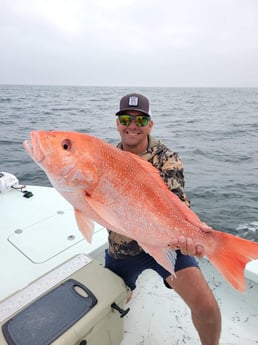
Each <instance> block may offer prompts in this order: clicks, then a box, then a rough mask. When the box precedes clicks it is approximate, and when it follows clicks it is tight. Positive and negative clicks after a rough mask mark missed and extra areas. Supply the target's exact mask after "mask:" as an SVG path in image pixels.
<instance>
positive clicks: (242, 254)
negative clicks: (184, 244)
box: [206, 231, 258, 291]
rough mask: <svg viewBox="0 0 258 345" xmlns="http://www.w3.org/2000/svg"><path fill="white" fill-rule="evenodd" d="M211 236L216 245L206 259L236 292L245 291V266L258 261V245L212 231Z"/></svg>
mask: <svg viewBox="0 0 258 345" xmlns="http://www.w3.org/2000/svg"><path fill="white" fill-rule="evenodd" d="M212 236H214V237H215V238H214V241H213V243H216V245H215V246H213V245H211V247H210V248H212V247H213V249H212V251H211V252H210V253H208V252H207V253H206V255H207V257H208V259H209V260H210V261H211V263H212V264H213V265H214V266H215V267H216V268H217V270H218V271H219V272H220V273H221V274H222V275H223V276H224V277H225V278H226V279H227V280H228V281H229V282H230V283H231V284H232V285H233V286H234V287H235V288H236V289H237V290H239V291H245V289H246V281H245V276H244V270H245V266H246V264H247V263H248V262H249V261H251V260H255V259H258V243H256V242H252V241H248V240H245V239H243V238H240V237H237V236H234V235H231V234H228V233H224V232H220V231H213V232H212Z"/></svg>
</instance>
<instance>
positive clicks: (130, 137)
mask: <svg viewBox="0 0 258 345" xmlns="http://www.w3.org/2000/svg"><path fill="white" fill-rule="evenodd" d="M124 114H125V115H131V116H133V120H132V121H131V123H130V124H129V125H128V126H126V125H122V124H121V123H120V121H119V118H117V120H116V124H117V130H118V132H119V134H120V136H121V141H122V144H123V145H126V146H128V147H134V148H135V147H137V146H138V145H140V144H141V143H143V142H144V141H146V140H147V136H148V134H149V133H150V132H151V129H152V126H153V121H152V120H149V121H148V123H147V125H146V126H137V124H136V122H135V117H136V116H137V115H143V116H144V114H143V113H141V112H140V111H136V110H130V111H125V112H124Z"/></svg>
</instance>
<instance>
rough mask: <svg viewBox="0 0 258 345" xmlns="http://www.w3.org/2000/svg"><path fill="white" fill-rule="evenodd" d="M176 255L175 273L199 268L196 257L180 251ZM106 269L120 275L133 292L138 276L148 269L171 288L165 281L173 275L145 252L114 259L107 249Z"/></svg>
mask: <svg viewBox="0 0 258 345" xmlns="http://www.w3.org/2000/svg"><path fill="white" fill-rule="evenodd" d="M176 253H177V259H176V264H175V272H177V271H180V270H182V269H183V268H187V267H199V266H198V263H197V261H196V260H195V258H194V257H192V256H188V255H183V254H182V253H181V252H180V250H177V251H176ZM105 267H106V268H108V269H110V270H111V271H112V272H114V273H116V274H117V275H119V276H120V277H121V278H122V279H123V280H124V281H125V283H126V285H127V286H129V288H130V289H131V290H134V289H135V288H136V284H135V283H136V280H137V278H138V276H139V275H140V274H141V273H142V272H143V271H144V270H146V269H153V270H154V271H156V272H157V273H158V274H159V275H160V276H161V277H162V278H163V281H164V284H165V285H166V287H168V288H171V287H170V286H169V285H168V284H167V283H166V281H165V279H166V278H167V277H169V276H170V275H171V273H170V272H168V271H167V270H165V268H163V267H162V266H161V265H160V264H158V263H157V261H156V260H155V259H154V258H153V257H152V256H150V255H149V254H147V253H145V252H142V253H141V254H139V255H136V256H130V257H128V259H114V258H112V257H111V256H110V255H109V253H108V250H107V249H106V252H105Z"/></svg>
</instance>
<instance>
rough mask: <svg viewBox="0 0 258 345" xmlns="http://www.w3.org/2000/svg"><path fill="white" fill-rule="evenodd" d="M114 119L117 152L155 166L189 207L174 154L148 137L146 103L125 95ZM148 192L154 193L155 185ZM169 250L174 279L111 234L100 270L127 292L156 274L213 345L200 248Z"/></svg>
mask: <svg viewBox="0 0 258 345" xmlns="http://www.w3.org/2000/svg"><path fill="white" fill-rule="evenodd" d="M116 115H117V120H116V125H117V130H118V132H119V134H120V136H121V142H120V143H119V144H118V147H119V148H120V149H121V150H124V151H129V152H132V153H134V154H137V155H139V156H141V157H142V158H144V159H145V160H147V161H149V162H150V163H151V164H152V165H154V166H155V167H156V168H157V169H158V170H159V172H160V175H161V177H162V178H163V180H164V181H165V183H166V184H167V186H168V188H169V189H170V190H171V192H173V193H175V194H176V195H177V196H178V197H179V198H180V199H181V200H182V201H183V202H184V203H186V205H187V206H190V201H189V200H188V198H187V196H186V194H185V192H184V173H183V164H182V162H181V160H180V158H179V156H178V154H177V153H176V152H173V151H171V150H170V149H168V148H167V147H166V146H165V145H164V144H163V143H162V142H160V141H159V140H157V139H156V138H154V137H152V136H151V135H150V132H151V129H152V127H153V120H152V117H151V114H150V110H149V100H148V99H147V98H146V97H145V96H143V95H141V94H137V93H132V94H129V95H126V96H124V97H122V98H121V100H120V109H119V111H118V112H117V113H116ZM153 188H154V189H155V185H154V186H153ZM157 192H158V190H157ZM139 231H141V229H139ZM170 245H171V247H172V248H174V249H177V260H176V265H175V272H176V278H175V279H172V277H171V273H170V272H168V271H166V270H165V269H164V268H163V267H162V266H161V265H160V264H158V263H157V262H156V261H155V260H154V258H153V257H152V256H150V255H149V254H148V253H146V252H144V250H143V249H142V248H141V247H140V246H139V245H138V243H137V242H136V241H134V240H133V239H131V238H128V237H125V236H123V235H120V234H117V233H115V232H113V231H110V230H109V248H108V250H106V256H105V266H106V267H107V268H109V269H110V270H112V271H113V272H115V273H116V274H118V275H119V276H120V277H122V278H123V279H124V281H125V283H126V284H127V285H128V286H129V287H130V289H131V290H134V289H135V288H136V280H137V278H138V276H139V275H140V274H141V273H142V272H143V271H144V270H146V269H153V270H154V271H156V272H157V273H158V274H159V275H160V276H161V278H162V279H163V281H164V284H165V285H166V287H168V288H172V289H174V290H175V291H176V292H177V293H178V294H179V295H180V296H181V297H182V298H183V299H184V301H185V302H186V303H187V305H188V306H189V307H190V309H191V314H192V320H193V324H194V326H195V327H196V329H197V331H198V333H199V337H200V340H201V344H202V345H218V344H219V338H220V332H221V316H220V310H219V307H218V304H217V302H216V300H215V298H214V296H213V294H212V292H211V290H210V288H209V286H208V284H207V282H206V280H205V279H204V277H203V275H202V273H201V271H200V269H199V267H198V263H197V261H196V260H195V258H194V257H193V255H196V256H203V255H204V251H203V248H202V247H201V246H196V247H195V246H194V245H193V241H192V239H191V238H185V237H179V238H177V239H172V240H171V244H170Z"/></svg>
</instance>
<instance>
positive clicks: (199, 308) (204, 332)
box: [166, 267, 221, 345]
mask: <svg viewBox="0 0 258 345" xmlns="http://www.w3.org/2000/svg"><path fill="white" fill-rule="evenodd" d="M166 282H167V283H168V284H169V285H170V286H171V287H172V288H173V289H174V290H175V291H176V292H177V293H178V294H179V295H180V296H181V297H182V298H183V300H184V301H185V302H186V304H187V305H188V306H189V307H190V309H191V314H192V320H193V324H194V326H195V328H196V329H197V331H198V333H199V337H200V340H201V343H202V345H218V344H219V338H220V333H221V315H220V310H219V307H218V304H217V302H216V300H215V298H214V296H213V293H212V291H211V290H210V288H209V286H208V284H207V282H206V280H205V279H204V277H203V275H202V272H201V271H200V270H199V269H198V268H197V267H188V268H184V269H181V270H179V271H177V272H176V278H173V277H172V276H169V277H168V278H166Z"/></svg>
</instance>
